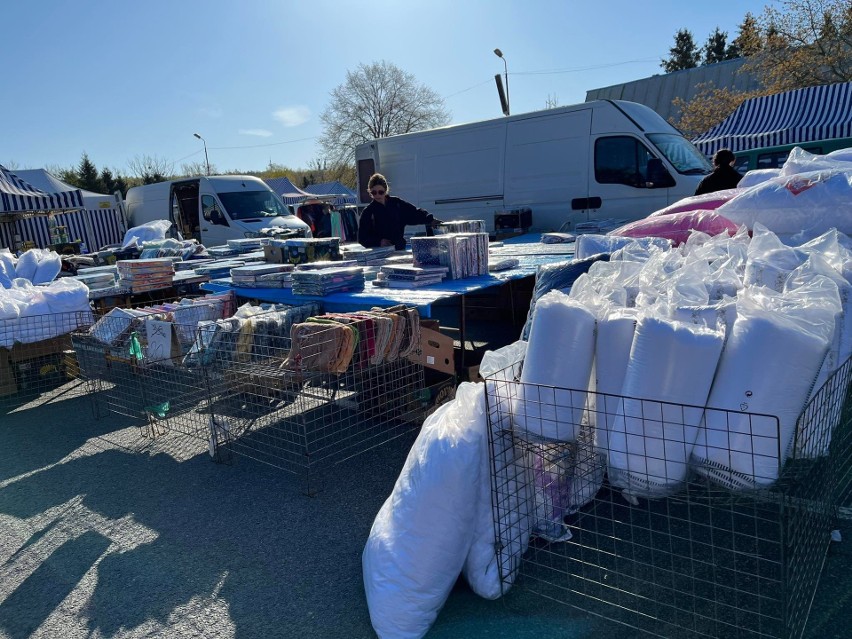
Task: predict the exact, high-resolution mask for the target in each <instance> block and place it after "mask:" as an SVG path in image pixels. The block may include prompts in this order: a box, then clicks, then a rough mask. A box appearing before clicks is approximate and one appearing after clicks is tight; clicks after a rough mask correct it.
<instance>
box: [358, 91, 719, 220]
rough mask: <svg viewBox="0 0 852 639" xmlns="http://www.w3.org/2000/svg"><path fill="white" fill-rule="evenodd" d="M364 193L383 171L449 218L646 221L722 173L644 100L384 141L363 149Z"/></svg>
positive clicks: (365, 197)
mask: <svg viewBox="0 0 852 639" xmlns="http://www.w3.org/2000/svg"><path fill="white" fill-rule="evenodd" d="M355 160H356V164H357V173H358V192H359V200H360V201H361V202H364V203H366V202H369V201H370V199H369V194H368V193H367V181H368V180H369V178H370V175H372V174H373V173H376V172H378V173H382V174H383V175H384V176H385V177H386V178H387V179H388V183H389V184H390V188H391V193H393V194H395V195H398V196H400V197H402V198H404V199H406V200H409V201H410V202H412V203H413V204H415V205H417V206H418V207H420V208H423V209H426V210H427V211H429V212H430V213H432V214H433V215H434V216H435V217H436V218H438V219H440V220H445V221H446V220H454V219H456V220H458V219H482V220H485V221H486V223H487V225H488V226H489V230H493V222H494V213H496V212H499V211H507V210H515V209H523V208H529V209H531V211H532V228H533V229H536V230H559V229H563V230H570V229H572V228H574V225H576V224H577V223H578V222H587V221H592V220H602V219H608V218H609V219H612V218H615V219H625V220H636V219H640V218H643V217H645V216H646V215H648V214H649V213H651V212H653V211H655V210H657V209H660V208H663V207H664V206H667V205H669V204H671V203H673V202H675V201H677V200H679V199H681V198H683V197H686V196H689V195H693V194H694V193H695V189H696V187H697V186H698V182H699V181H700V180H701V178H703V177H704V176H705V175H707V174H708V173H710V171H711V170H712V168H711V166H710V164H709V163H708V162H707V159H706V158H705V157H704V156H703V155H702V154H701V153H700V152H699V151H698V150H697V149H696V148H695V147H694V146H693V145H692V144H691V143H690V142H689V141H687V140H686V139H685V138H684V137H683V136H682V135H681V134H680V133H679V132H678V131H677V129H675V128H674V127H672V126H671V125H670V124H669V123H668V122H666V121H665V120H663V118H661V117H660V116H659V115H658V114H657V113H656V112H654V111H653V110H651V109H649V108H648V107H646V106H644V105H641V104H637V103H635V102H624V101H620V100H597V101H594V102H586V103H584V104H578V105H574V106H566V107H559V108H555V109H548V110H545V111H534V112H531V113H523V114H520V115H513V116H510V117H504V118H498V119H494V120H486V121H482V122H473V123H470V124H461V125H455V126H448V127H443V128H439V129H432V130H429V131H420V132H417V133H407V134H404V135H397V136H393V137H388V138H379V139H376V140H373V141H371V142H366V143H364V144H361V145H359V146H358V147H356V149H355Z"/></svg>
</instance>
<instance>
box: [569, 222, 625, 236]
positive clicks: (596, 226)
mask: <svg viewBox="0 0 852 639" xmlns="http://www.w3.org/2000/svg"><path fill="white" fill-rule="evenodd" d="M626 221H627V220H614V219H606V220H592V221H590V222H579V223H577V224H575V225H574V233H575V234H576V235H585V234H587V233H594V234H595V235H606V234H607V233H609V232H610V231H613V230H615V229H617V228H618V227H619V226H622V225H623V224H624V223H625V222H626Z"/></svg>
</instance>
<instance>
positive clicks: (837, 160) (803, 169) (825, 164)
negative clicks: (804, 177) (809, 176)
mask: <svg viewBox="0 0 852 639" xmlns="http://www.w3.org/2000/svg"><path fill="white" fill-rule="evenodd" d="M844 158H845V156H843V155H834V156H831V155H819V154H817V153H810V152H808V151H805V150H804V149H803V148H801V147H798V146H797V147H794V148H793V150H792V151H790V154H789V155H788V156H787V159H786V160H785V161H784V166H782V167H781V170H780V172H779V175H781V176H784V177H787V176H790V175H796V174H798V173H809V172H811V171H822V170H823V169H838V168H839V169H843V168H850V167H849V165H848V162H849V160H845V159H844Z"/></svg>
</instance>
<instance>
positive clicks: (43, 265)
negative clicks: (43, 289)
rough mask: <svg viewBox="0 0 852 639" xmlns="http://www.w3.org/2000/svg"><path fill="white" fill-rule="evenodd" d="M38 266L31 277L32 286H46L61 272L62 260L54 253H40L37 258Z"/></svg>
mask: <svg viewBox="0 0 852 639" xmlns="http://www.w3.org/2000/svg"><path fill="white" fill-rule="evenodd" d="M38 257H39V260H38V266H37V267H36V271H35V273H34V274H33V276H32V278H31V279H32V282H33V284H48V283H49V282H52V281H53V280H55V279H56V276H57V275H59V271H61V270H62V258H61V257H59V253H56V252H55V251H42V253H41V254H40V255H39V256H38Z"/></svg>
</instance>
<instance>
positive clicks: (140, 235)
mask: <svg viewBox="0 0 852 639" xmlns="http://www.w3.org/2000/svg"><path fill="white" fill-rule="evenodd" d="M171 226H172V223H171V222H170V221H169V220H153V221H151V222H145V224H140V225H139V226H134V227H133V228H130V229H127V232H126V233H125V234H124V240H123V241H122V242H121V247H122V248H128V247H130V246H136V247H139V248H141V247H142V245H143V244H144V243H145V242H149V241H153V240H163V239H165V237H166V233H167V232H168V230H169V229H170V228H171Z"/></svg>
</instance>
